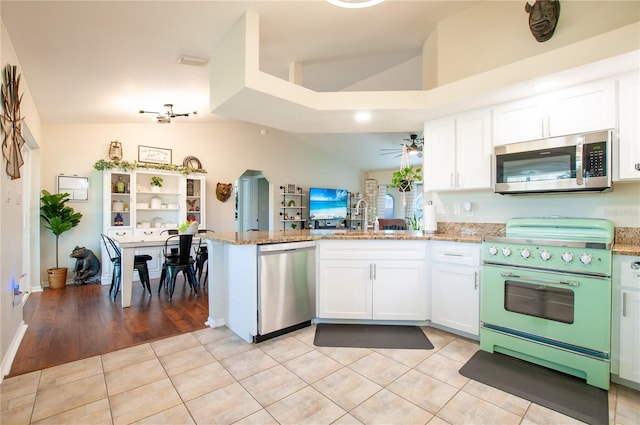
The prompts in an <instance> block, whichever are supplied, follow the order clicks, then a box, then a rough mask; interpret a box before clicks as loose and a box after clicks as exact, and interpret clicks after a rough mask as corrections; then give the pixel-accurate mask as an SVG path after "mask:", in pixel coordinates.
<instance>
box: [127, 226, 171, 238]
mask: <svg viewBox="0 0 640 425" xmlns="http://www.w3.org/2000/svg"><path fill="white" fill-rule="evenodd" d="M162 230H164V229H157V228H146V229H136V230H134V231H133V234H134V236H135V237H136V238H143V237H145V236H159V235H160V232H161V231H162Z"/></svg>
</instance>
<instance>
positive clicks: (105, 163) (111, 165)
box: [93, 159, 207, 174]
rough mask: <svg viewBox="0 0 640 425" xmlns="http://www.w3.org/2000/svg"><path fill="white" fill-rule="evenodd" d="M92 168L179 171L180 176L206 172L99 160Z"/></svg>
mask: <svg viewBox="0 0 640 425" xmlns="http://www.w3.org/2000/svg"><path fill="white" fill-rule="evenodd" d="M93 168H95V169H96V170H98V171H104V170H111V169H113V168H118V169H120V170H122V171H129V170H135V169H138V168H145V169H154V170H165V171H180V172H181V173H182V174H191V173H206V172H207V171H206V170H203V169H198V168H191V167H185V166H183V165H173V164H146V163H140V162H138V161H133V162H129V161H106V160H104V159H99V160H97V161H96V163H95V164H93Z"/></svg>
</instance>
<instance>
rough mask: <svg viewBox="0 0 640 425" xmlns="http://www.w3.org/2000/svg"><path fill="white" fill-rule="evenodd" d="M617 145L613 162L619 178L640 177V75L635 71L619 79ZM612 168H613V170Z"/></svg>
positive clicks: (633, 178) (631, 178)
mask: <svg viewBox="0 0 640 425" xmlns="http://www.w3.org/2000/svg"><path fill="white" fill-rule="evenodd" d="M618 93H619V114H620V117H619V130H618V131H619V133H618V134H619V141H618V143H619V146H618V155H617V157H616V158H614V160H617V161H614V163H617V164H618V166H617V167H615V169H617V170H618V178H619V180H638V179H640V142H639V140H640V119H639V118H638V117H640V77H639V76H638V74H637V73H633V74H632V75H630V76H625V77H624V78H622V79H621V80H620V85H619V87H618ZM615 169H614V170H615Z"/></svg>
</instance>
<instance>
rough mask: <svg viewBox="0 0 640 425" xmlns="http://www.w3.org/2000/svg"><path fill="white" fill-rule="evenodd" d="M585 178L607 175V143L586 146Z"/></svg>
mask: <svg viewBox="0 0 640 425" xmlns="http://www.w3.org/2000/svg"><path fill="white" fill-rule="evenodd" d="M583 155H584V162H583V167H584V177H605V176H606V175H607V142H600V143H588V144H585V145H584V154H583Z"/></svg>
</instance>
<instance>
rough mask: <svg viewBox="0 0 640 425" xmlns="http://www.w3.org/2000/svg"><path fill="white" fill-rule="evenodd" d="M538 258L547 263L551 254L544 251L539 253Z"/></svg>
mask: <svg viewBox="0 0 640 425" xmlns="http://www.w3.org/2000/svg"><path fill="white" fill-rule="evenodd" d="M540 258H542V259H543V260H544V261H547V260H548V259H549V258H551V253H550V252H549V251H547V250H546V249H545V250H544V251H542V252H541V253H540Z"/></svg>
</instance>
